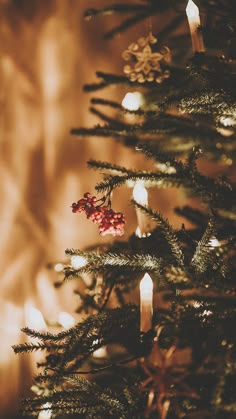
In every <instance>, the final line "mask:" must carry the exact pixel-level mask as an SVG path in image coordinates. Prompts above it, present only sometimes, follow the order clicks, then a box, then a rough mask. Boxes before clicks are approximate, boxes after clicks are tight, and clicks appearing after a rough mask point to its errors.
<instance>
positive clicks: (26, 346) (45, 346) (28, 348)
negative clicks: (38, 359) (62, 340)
mask: <svg viewBox="0 0 236 419" xmlns="http://www.w3.org/2000/svg"><path fill="white" fill-rule="evenodd" d="M12 348H13V350H14V352H15V354H20V353H23V352H34V351H38V350H40V351H44V350H51V349H52V350H53V349H61V348H64V346H63V345H58V344H52V343H37V344H33V343H22V344H19V345H13V346H12Z"/></svg>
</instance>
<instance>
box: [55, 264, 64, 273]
mask: <svg viewBox="0 0 236 419" xmlns="http://www.w3.org/2000/svg"><path fill="white" fill-rule="evenodd" d="M63 269H64V265H63V263H56V265H55V266H54V270H55V271H56V272H62V271H63Z"/></svg>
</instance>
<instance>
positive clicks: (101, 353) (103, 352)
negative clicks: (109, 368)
mask: <svg viewBox="0 0 236 419" xmlns="http://www.w3.org/2000/svg"><path fill="white" fill-rule="evenodd" d="M93 357H94V358H106V357H107V349H106V346H102V347H101V348H98V349H96V351H94V352H93Z"/></svg>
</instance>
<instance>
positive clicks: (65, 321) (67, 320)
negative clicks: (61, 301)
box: [58, 311, 75, 329]
mask: <svg viewBox="0 0 236 419" xmlns="http://www.w3.org/2000/svg"><path fill="white" fill-rule="evenodd" d="M58 323H59V324H60V325H61V326H62V327H64V329H70V328H71V327H73V326H74V325H75V319H74V317H73V316H72V315H71V314H69V313H67V312H66V311H61V313H59V316H58Z"/></svg>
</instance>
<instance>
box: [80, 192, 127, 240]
mask: <svg viewBox="0 0 236 419" xmlns="http://www.w3.org/2000/svg"><path fill="white" fill-rule="evenodd" d="M96 202H97V199H96V196H91V194H90V193H89V192H86V193H85V194H84V197H83V198H82V199H80V200H79V201H77V202H74V203H73V204H72V212H74V213H76V212H84V213H85V214H86V216H87V218H88V219H89V220H91V221H92V222H93V223H95V224H99V233H100V234H101V235H102V236H105V235H106V234H112V235H113V236H122V234H124V224H125V217H124V215H123V214H122V213H121V212H115V211H113V209H111V208H108V207H107V206H101V205H96Z"/></svg>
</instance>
